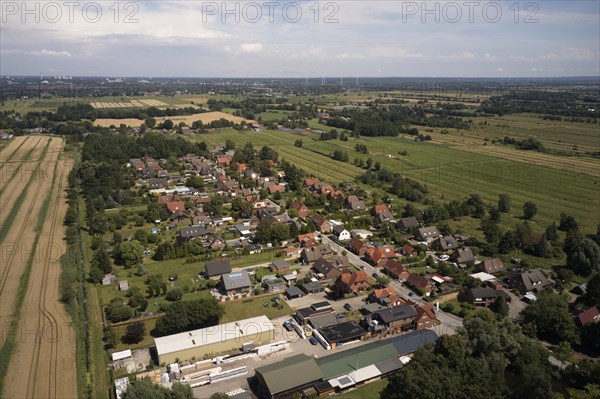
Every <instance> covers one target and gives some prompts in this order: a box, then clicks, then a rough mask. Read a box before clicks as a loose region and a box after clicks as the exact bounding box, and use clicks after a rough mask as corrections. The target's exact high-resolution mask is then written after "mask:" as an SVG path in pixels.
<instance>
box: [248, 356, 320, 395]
mask: <svg viewBox="0 0 600 399" xmlns="http://www.w3.org/2000/svg"><path fill="white" fill-rule="evenodd" d="M255 375H256V379H257V380H258V382H259V383H260V386H261V387H262V389H263V392H262V393H263V394H264V396H265V397H269V398H281V397H287V396H291V395H293V394H294V393H295V392H298V391H299V390H301V389H303V388H306V387H311V386H314V385H315V384H316V383H318V382H319V381H321V380H322V379H323V373H321V370H320V369H319V366H317V363H316V362H315V359H314V357H312V356H308V355H306V354H304V353H301V354H299V355H295V356H291V357H288V358H287V359H283V360H282V361H279V362H276V363H273V364H269V365H267V366H263V367H259V368H257V369H256V370H255Z"/></svg>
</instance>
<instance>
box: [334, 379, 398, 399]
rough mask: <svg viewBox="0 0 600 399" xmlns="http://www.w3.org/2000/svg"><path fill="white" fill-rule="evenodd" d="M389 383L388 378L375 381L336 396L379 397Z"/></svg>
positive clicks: (348, 398) (357, 398)
mask: <svg viewBox="0 0 600 399" xmlns="http://www.w3.org/2000/svg"><path fill="white" fill-rule="evenodd" d="M387 384H388V380H387V379H383V380H378V381H373V382H370V383H368V384H365V385H363V386H361V387H359V388H356V389H354V390H352V391H349V392H345V393H342V394H340V395H336V396H335V397H336V398H340V399H367V398H368V399H377V398H379V395H380V394H381V391H383V389H384V388H385V387H386V386H387Z"/></svg>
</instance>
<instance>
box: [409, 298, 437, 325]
mask: <svg viewBox="0 0 600 399" xmlns="http://www.w3.org/2000/svg"><path fill="white" fill-rule="evenodd" d="M414 324H415V329H416V330H422V329H424V328H432V327H435V326H437V325H439V324H441V322H440V321H439V320H438V319H437V316H436V315H435V310H434V309H433V305H432V304H430V303H427V304H425V305H420V306H417V316H416V317H415V323H414Z"/></svg>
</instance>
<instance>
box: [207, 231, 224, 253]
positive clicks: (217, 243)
mask: <svg viewBox="0 0 600 399" xmlns="http://www.w3.org/2000/svg"><path fill="white" fill-rule="evenodd" d="M226 246H227V241H225V240H224V239H222V238H221V237H219V236H217V235H214V234H213V235H212V237H211V238H210V242H209V244H208V248H210V249H213V250H219V251H220V250H222V249H225V247H226Z"/></svg>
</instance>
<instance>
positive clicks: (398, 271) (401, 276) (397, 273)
mask: <svg viewBox="0 0 600 399" xmlns="http://www.w3.org/2000/svg"><path fill="white" fill-rule="evenodd" d="M382 270H383V272H384V273H385V274H387V275H388V276H390V277H391V278H393V279H396V280H399V281H406V279H408V275H409V274H410V273H409V272H408V270H407V269H406V268H405V267H404V266H402V265H401V264H400V263H398V262H396V261H395V260H393V259H389V260H388V261H387V262H385V263H384V265H383V269H382Z"/></svg>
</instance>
